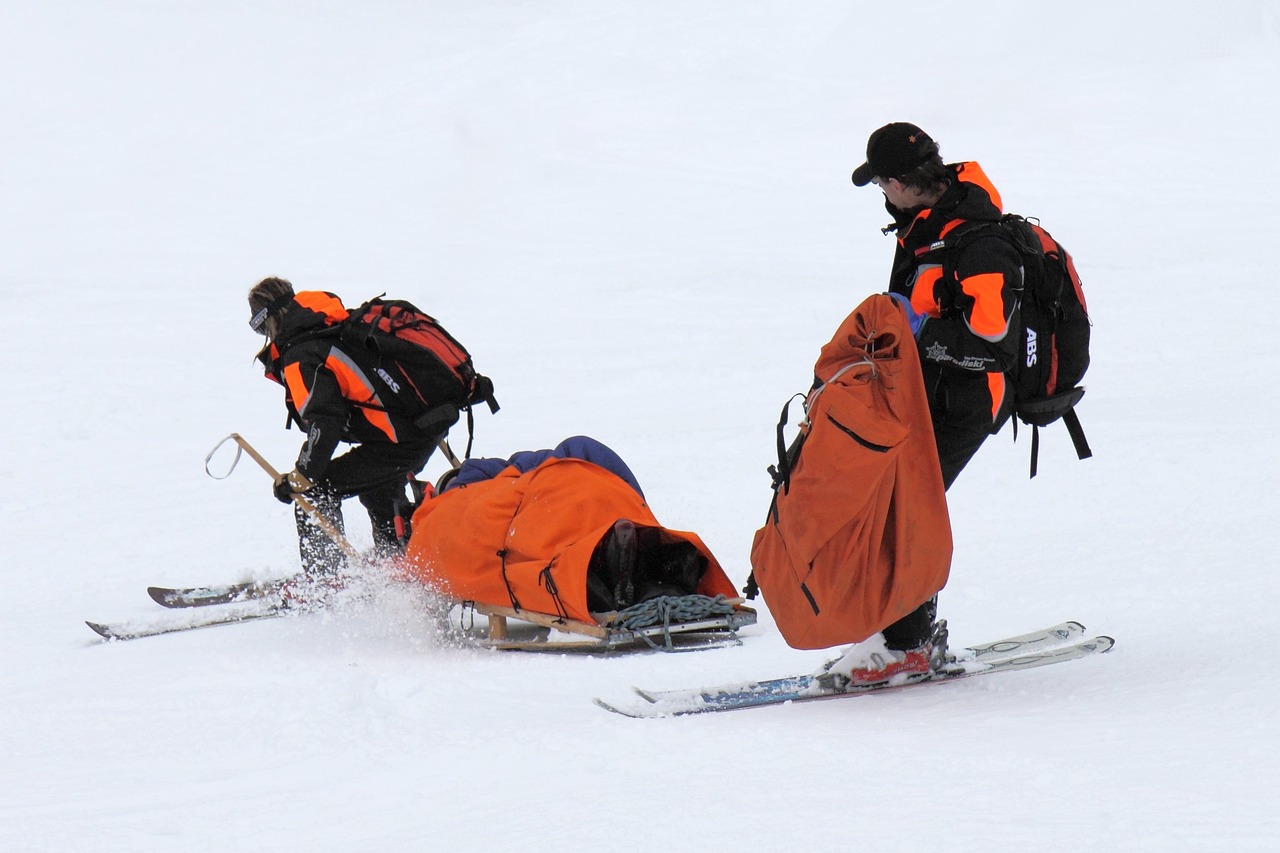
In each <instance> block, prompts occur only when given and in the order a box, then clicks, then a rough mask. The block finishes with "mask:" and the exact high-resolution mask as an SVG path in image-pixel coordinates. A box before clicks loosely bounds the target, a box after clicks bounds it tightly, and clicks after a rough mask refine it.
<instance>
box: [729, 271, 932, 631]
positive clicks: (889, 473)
mask: <svg viewBox="0 0 1280 853" xmlns="http://www.w3.org/2000/svg"><path fill="white" fill-rule="evenodd" d="M814 373H815V375H816V377H817V379H818V380H819V382H821V383H822V384H821V385H819V386H818V387H817V388H816V389H815V390H814V391H813V392H812V393H811V394H810V396H809V398H808V400H806V402H805V407H806V418H805V420H804V422H802V424H801V427H800V434H799V436H798V437H797V439H796V443H795V444H793V445H792V448H791V451H790V453H788V454H787V456H788V457H789V460H790V464H789V476H788V477H787V478H786V479H785V480H784V481H783V482H780V483H779V484H778V485H777V486H776V487H775V493H774V500H773V504H772V506H771V507H770V510H769V516H768V519H767V521H766V523H765V525H764V527H762V528H760V530H759V531H758V532H757V533H756V536H755V542H754V543H753V545H752V548H751V566H752V573H753V575H754V577H755V580H756V583H758V584H759V586H760V591H761V592H762V593H763V594H764V599H765V602H766V603H767V604H768V606H769V612H770V613H771V614H773V618H774V621H775V622H776V623H777V625H778V630H779V631H780V632H781V633H782V636H783V637H784V638H785V639H786V641H787V643H788V645H790V646H792V647H793V648H798V649H820V648H827V647H829V646H836V645H842V644H847V643H857V642H861V641H863V640H865V639H867V638H868V637H870V636H871V635H872V634H875V633H876V632H877V631H880V630H882V629H884V628H886V627H888V626H889V625H891V624H893V623H894V622H896V621H898V620H899V619H901V618H902V617H904V616H906V615H907V614H908V613H910V612H911V611H913V610H915V609H916V608H917V607H919V606H920V605H921V604H923V603H924V602H925V601H928V600H929V598H931V597H932V596H933V595H934V594H935V593H936V592H937V591H938V590H940V589H942V587H943V586H944V585H945V584H946V582H947V575H948V573H949V571H950V567H951V547H952V543H951V522H950V518H949V516H948V514H947V502H946V496H945V493H944V490H943V486H942V472H941V469H940V467H939V464H938V450H937V446H936V444H935V443H934V437H933V426H932V423H931V420H930V416H929V404H928V400H927V399H926V397H925V388H924V381H923V379H922V377H921V372H920V360H919V354H918V353H917V351H916V342H915V340H913V338H912V336H911V332H910V329H909V326H908V323H907V319H906V314H905V312H904V310H903V309H902V307H901V306H899V305H898V304H897V303H895V302H894V301H893V299H892V298H890V297H889V296H884V295H878V296H872V297H870V298H868V299H867V300H866V301H864V302H863V303H862V304H861V305H859V306H858V307H857V309H855V310H854V312H853V313H852V314H850V315H849V317H848V318H847V319H846V320H845V321H844V322H843V323H842V324H841V326H840V328H839V330H838V331H837V332H836V334H835V337H834V338H832V340H831V342H830V343H828V344H827V345H826V346H824V347H823V348H822V353H821V355H820V356H819V358H818V363H817V365H816V366H815V368H814ZM783 473H784V475H785V473H786V472H785V471H784V472H783Z"/></svg>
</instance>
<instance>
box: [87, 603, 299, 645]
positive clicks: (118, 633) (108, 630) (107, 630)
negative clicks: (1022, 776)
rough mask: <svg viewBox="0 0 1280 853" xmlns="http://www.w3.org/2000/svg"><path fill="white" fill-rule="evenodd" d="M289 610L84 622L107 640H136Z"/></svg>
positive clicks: (254, 618) (274, 608) (233, 622)
mask: <svg viewBox="0 0 1280 853" xmlns="http://www.w3.org/2000/svg"><path fill="white" fill-rule="evenodd" d="M290 612H291V611H290V610H288V609H287V608H283V607H271V608H269V609H267V610H250V611H247V612H245V611H242V612H238V613H220V614H218V615H217V616H212V617H209V618H206V619H196V620H192V621H185V622H170V623H166V624H158V625H157V624H154V623H153V624H143V623H130V622H119V623H105V622H85V624H86V625H88V626H89V627H90V628H92V629H93V630H94V632H96V633H97V634H98V636H100V637H102V638H104V639H107V640H137V639H140V638H142V637H158V636H160V635H162V634H174V633H177V632H179V631H194V630H196V629H198V628H213V627H216V626H218V625H237V624H239V623H241V622H253V621H256V620H258V619H275V618H278V617H280V616H284V615H286V614H288V613H290Z"/></svg>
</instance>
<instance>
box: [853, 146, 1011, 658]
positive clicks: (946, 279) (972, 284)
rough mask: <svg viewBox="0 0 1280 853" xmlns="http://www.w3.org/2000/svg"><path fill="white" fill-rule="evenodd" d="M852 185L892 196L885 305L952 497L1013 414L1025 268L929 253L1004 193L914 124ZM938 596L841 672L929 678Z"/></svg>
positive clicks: (996, 215) (979, 244)
mask: <svg viewBox="0 0 1280 853" xmlns="http://www.w3.org/2000/svg"><path fill="white" fill-rule="evenodd" d="M853 183H854V185H855V186H859V187H864V186H867V185H868V184H874V185H875V186H876V187H877V188H878V189H880V191H881V192H883V193H884V199H885V208H886V209H887V210H888V211H889V214H890V215H891V216H892V217H893V222H892V223H891V224H890V225H889V226H888V227H886V228H885V229H884V231H885V233H886V234H894V235H895V237H896V240H897V247H896V250H895V252H894V257H893V267H892V270H891V271H890V273H889V295H890V296H893V297H894V298H895V299H897V300H898V301H899V302H900V303H902V304H903V306H904V307H905V308H906V310H907V315H908V317H909V319H910V322H911V328H912V332H913V334H914V335H915V337H916V342H917V346H918V349H919V353H920V364H921V371H922V372H923V375H924V385H925V390H926V393H927V396H928V402H929V413H930V416H931V418H932V422H933V431H934V437H935V439H936V443H937V447H938V461H939V463H940V464H941V467H942V480H943V484H944V485H945V486H946V487H947V488H950V486H951V484H952V483H953V482H955V480H956V477H957V476H959V474H960V471H961V470H962V469H963V468H964V467H965V465H966V464H968V462H969V460H970V459H971V458H972V457H973V455H974V453H976V452H977V450H978V448H979V447H980V446H981V445H982V443H983V441H985V440H986V438H987V436H989V435H991V434H993V433H995V432H997V431H999V429H1000V427H1001V426H1002V425H1003V424H1004V422H1005V421H1006V420H1008V419H1009V416H1010V414H1011V412H1012V404H1013V398H1012V393H1011V389H1008V388H1007V387H1006V377H1005V373H1006V371H1008V370H1010V369H1011V368H1012V367H1013V365H1014V359H1015V357H1016V355H1017V346H1018V341H1017V340H1016V337H1017V335H1016V334H1013V333H1011V330H1016V329H1017V326H1018V318H1017V311H1018V293H1019V292H1020V291H1021V289H1022V275H1023V272H1022V260H1021V258H1020V256H1019V255H1018V253H1017V251H1016V250H1015V249H1014V248H1013V247H1012V246H1011V245H1010V244H1009V243H1008V241H1006V240H1003V239H1000V238H999V237H996V236H992V237H980V238H978V239H975V240H973V241H972V242H970V243H969V244H968V245H966V246H965V248H964V249H963V250H961V251H960V252H959V253H958V256H957V257H955V258H953V259H950V260H949V261H948V263H947V264H945V265H944V264H942V263H939V262H938V261H937V259H936V258H931V257H929V255H928V254H927V253H928V250H929V248H930V247H931V246H932V245H933V244H934V243H936V242H937V241H939V240H941V239H942V238H944V237H946V236H947V235H948V234H949V233H950V232H951V231H952V230H953V229H955V228H957V227H958V226H960V225H962V224H964V223H966V222H982V221H989V222H996V221H999V220H1000V217H1001V215H1002V210H1001V201H1000V194H999V193H998V192H997V191H996V189H995V187H994V186H993V185H992V184H991V182H990V181H989V180H988V179H987V176H986V175H985V174H984V173H983V171H982V169H981V168H980V167H979V166H978V164H977V163H974V162H962V163H953V164H946V163H944V162H943V160H942V157H941V154H940V153H939V150H938V145H937V143H936V142H934V141H933V139H932V138H931V137H930V136H929V134H927V133H925V132H924V131H923V130H921V129H920V128H919V127H917V126H916V125H914V124H909V123H907V122H894V123H892V124H887V125H885V126H884V127H881V128H880V129H878V130H876V131H875V132H874V133H872V134H871V137H870V139H868V141H867V159H866V162H865V163H863V164H862V165H860V166H858V168H856V169H855V170H854V171H853ZM936 615H937V599H936V597H935V598H934V599H932V600H930V601H927V602H925V603H924V604H922V605H921V606H920V607H919V608H918V609H916V610H915V611H914V612H913V613H911V614H909V615H908V616H906V617H905V618H903V619H901V620H899V621H898V622H895V623H894V624H892V625H889V626H888V627H886V628H885V629H884V630H883V632H882V634H881V635H878V636H873V637H872V638H871V639H869V640H867V641H865V642H864V643H859V644H857V645H854V646H852V647H850V648H849V650H848V651H847V652H846V653H845V655H844V656H843V657H842V658H840V659H839V660H838V661H837V662H836V663H835V664H834V665H833V668H834V669H836V670H838V671H842V672H844V673H846V674H849V673H852V674H853V680H854V681H859V680H867V681H875V680H883V678H884V677H885V676H886V673H887V674H889V675H892V674H894V673H895V672H899V671H902V672H912V671H923V670H927V668H928V665H929V657H930V655H932V654H934V653H935V650H934V649H933V648H932V645H933V641H932V637H933V634H934V619H935V617H936Z"/></svg>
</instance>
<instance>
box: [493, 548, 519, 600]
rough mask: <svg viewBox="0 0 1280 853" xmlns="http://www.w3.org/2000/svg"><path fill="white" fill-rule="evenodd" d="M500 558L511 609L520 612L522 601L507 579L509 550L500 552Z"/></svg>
mask: <svg viewBox="0 0 1280 853" xmlns="http://www.w3.org/2000/svg"><path fill="white" fill-rule="evenodd" d="M498 558H499V559H500V560H502V582H503V583H504V584H505V585H506V587H507V598H510V599H511V607H512V609H514V610H520V609H521V607H520V599H518V598H516V591H515V590H514V589H512V588H511V581H510V580H508V579H507V549H506V548H503V549H502V550H501V551H499V552H498Z"/></svg>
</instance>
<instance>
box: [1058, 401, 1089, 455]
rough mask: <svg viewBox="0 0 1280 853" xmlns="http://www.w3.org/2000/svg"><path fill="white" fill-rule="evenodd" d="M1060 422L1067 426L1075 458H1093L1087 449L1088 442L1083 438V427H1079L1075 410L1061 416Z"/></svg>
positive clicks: (1078, 419)
mask: <svg viewBox="0 0 1280 853" xmlns="http://www.w3.org/2000/svg"><path fill="white" fill-rule="evenodd" d="M1062 422H1063V423H1064V424H1066V425H1067V432H1068V433H1070V434H1071V443H1072V444H1073V445H1074V446H1075V448H1076V458H1078V459H1088V458H1089V457H1091V456H1093V451H1092V450H1090V449H1089V442H1088V441H1086V440H1085V437H1084V427H1082V426H1080V418H1079V416H1077V415H1076V410H1075V409H1072V410H1071V411H1069V412H1067V413H1066V414H1065V415H1063V416H1062Z"/></svg>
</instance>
